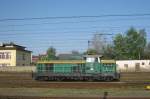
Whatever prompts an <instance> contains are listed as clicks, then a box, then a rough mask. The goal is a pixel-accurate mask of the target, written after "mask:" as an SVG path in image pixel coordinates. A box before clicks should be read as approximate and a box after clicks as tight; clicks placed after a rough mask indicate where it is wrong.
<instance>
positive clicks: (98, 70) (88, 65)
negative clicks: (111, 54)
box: [35, 55, 120, 81]
mask: <svg viewBox="0 0 150 99" xmlns="http://www.w3.org/2000/svg"><path fill="white" fill-rule="evenodd" d="M100 57H101V56H98V55H86V56H84V60H51V61H39V62H38V63H37V70H36V73H35V79H37V80H57V81H61V80H85V81H86V80H87V81H93V80H104V81H112V80H119V78H120V76H119V73H117V69H116V62H115V61H114V60H100Z"/></svg>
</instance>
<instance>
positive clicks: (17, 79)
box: [0, 72, 150, 99]
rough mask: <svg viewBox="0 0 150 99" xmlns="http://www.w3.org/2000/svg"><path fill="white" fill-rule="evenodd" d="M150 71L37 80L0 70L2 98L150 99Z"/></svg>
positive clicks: (28, 75)
mask: <svg viewBox="0 0 150 99" xmlns="http://www.w3.org/2000/svg"><path fill="white" fill-rule="evenodd" d="M149 75H150V73H149V72H146V73H144V72H142V73H140V72H138V73H122V74H121V79H120V81H119V82H116V81H114V82H81V81H76V82H73V81H72V82H68V81H63V82H56V81H35V80H33V79H32V73H31V72H24V73H23V72H0V99H103V96H104V92H108V99H133V98H134V99H150V90H146V86H148V85H150V76H149Z"/></svg>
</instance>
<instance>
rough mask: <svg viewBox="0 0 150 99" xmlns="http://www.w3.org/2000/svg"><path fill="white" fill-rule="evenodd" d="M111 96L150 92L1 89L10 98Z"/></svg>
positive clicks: (141, 94) (142, 94)
mask: <svg viewBox="0 0 150 99" xmlns="http://www.w3.org/2000/svg"><path fill="white" fill-rule="evenodd" d="M106 91H107V92H108V94H109V96H141V97H142V96H145V97H146V96H147V97H150V91H147V90H145V89H133V88H131V89H120V88H109V89H63V88H60V89H51V88H0V95H8V96H103V94H104V92H106Z"/></svg>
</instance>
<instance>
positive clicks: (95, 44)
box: [89, 34, 105, 54]
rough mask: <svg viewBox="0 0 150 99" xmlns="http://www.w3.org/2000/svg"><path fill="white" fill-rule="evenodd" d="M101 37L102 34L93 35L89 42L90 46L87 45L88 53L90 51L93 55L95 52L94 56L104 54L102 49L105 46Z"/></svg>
mask: <svg viewBox="0 0 150 99" xmlns="http://www.w3.org/2000/svg"><path fill="white" fill-rule="evenodd" d="M103 35H104V34H94V37H93V38H92V40H91V41H90V42H89V43H90V45H89V51H90V53H91V52H92V53H93V52H94V51H96V52H94V53H96V54H102V53H103V52H104V51H103V48H104V46H105V42H104V38H103ZM94 53H93V54H94Z"/></svg>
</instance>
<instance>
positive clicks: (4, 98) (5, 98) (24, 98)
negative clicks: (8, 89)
mask: <svg viewBox="0 0 150 99" xmlns="http://www.w3.org/2000/svg"><path fill="white" fill-rule="evenodd" d="M0 99H106V98H104V97H103V96H100V97H98V96H97V97H77V96H76V97H67V96H61V97H50V96H49V97H48V96H47V97H38V96H0ZM107 99H150V98H149V97H107Z"/></svg>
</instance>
